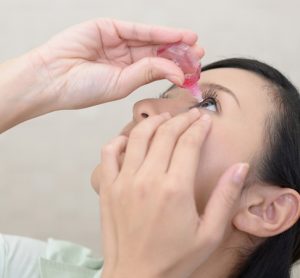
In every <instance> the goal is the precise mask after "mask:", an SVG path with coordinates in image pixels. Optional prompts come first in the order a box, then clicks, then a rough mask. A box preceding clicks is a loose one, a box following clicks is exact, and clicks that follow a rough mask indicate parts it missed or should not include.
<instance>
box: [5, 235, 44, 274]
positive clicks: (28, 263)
mask: <svg viewBox="0 0 300 278" xmlns="http://www.w3.org/2000/svg"><path fill="white" fill-rule="evenodd" d="M46 245H47V243H46V242H42V241H39V240H34V239H31V238H25V237H20V236H11V235H2V234H0V278H21V277H22V278H39V277H40V275H39V259H40V257H41V256H43V255H44V252H45V250H46Z"/></svg>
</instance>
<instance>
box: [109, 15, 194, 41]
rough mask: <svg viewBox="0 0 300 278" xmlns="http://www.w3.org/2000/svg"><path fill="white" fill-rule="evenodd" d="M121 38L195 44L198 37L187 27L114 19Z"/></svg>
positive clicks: (113, 21)
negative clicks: (171, 26) (179, 27)
mask: <svg viewBox="0 0 300 278" xmlns="http://www.w3.org/2000/svg"><path fill="white" fill-rule="evenodd" d="M112 23H113V25H114V27H115V28H116V31H117V32H118V35H119V36H120V38H122V39H125V40H134V41H142V42H148V43H152V44H164V43H174V42H179V41H182V42H185V43H186V44H188V45H194V44H195V43H196V41H197V39H198V36H197V34H196V33H195V32H192V31H190V30H186V29H176V28H170V27H164V26H157V25H147V24H141V23H133V22H126V21H119V20H112Z"/></svg>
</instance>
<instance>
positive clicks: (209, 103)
mask: <svg viewBox="0 0 300 278" xmlns="http://www.w3.org/2000/svg"><path fill="white" fill-rule="evenodd" d="M214 104H215V103H214V100H212V99H209V100H205V101H204V102H203V103H202V104H201V106H202V107H207V106H209V105H214Z"/></svg>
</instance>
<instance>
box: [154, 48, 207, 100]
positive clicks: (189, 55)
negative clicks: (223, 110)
mask: <svg viewBox="0 0 300 278" xmlns="http://www.w3.org/2000/svg"><path fill="white" fill-rule="evenodd" d="M157 56H159V57H162V58H166V59H169V60H171V61H173V62H174V63H175V64H176V65H177V66H179V67H180V68H181V70H182V71H183V72H184V77H185V79H184V83H183V84H182V87H183V88H186V89H188V90H190V91H191V93H192V95H193V96H194V97H195V98H196V99H197V100H198V101H199V102H202V101H203V98H202V93H201V91H200V88H199V86H198V83H197V82H198V80H199V79H200V73H201V65H200V64H199V62H198V59H197V57H196V55H195V53H194V52H193V49H192V48H191V47H190V46H189V45H187V44H185V43H182V42H179V43H172V44H165V45H162V46H160V47H159V48H158V50H157Z"/></svg>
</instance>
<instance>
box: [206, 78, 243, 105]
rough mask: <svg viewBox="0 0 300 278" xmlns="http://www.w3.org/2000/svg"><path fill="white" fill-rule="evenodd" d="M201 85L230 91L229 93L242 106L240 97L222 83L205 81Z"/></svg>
mask: <svg viewBox="0 0 300 278" xmlns="http://www.w3.org/2000/svg"><path fill="white" fill-rule="evenodd" d="M201 87H209V88H210V89H213V90H216V91H223V92H224V93H228V94H229V95H231V96H232V97H233V98H234V100H235V101H236V103H237V105H238V106H239V107H241V104H240V102H239V100H238V98H237V97H236V95H235V94H234V93H233V92H232V91H231V90H230V89H228V88H226V87H224V86H222V85H220V84H216V83H203V84H202V85H201Z"/></svg>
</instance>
